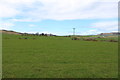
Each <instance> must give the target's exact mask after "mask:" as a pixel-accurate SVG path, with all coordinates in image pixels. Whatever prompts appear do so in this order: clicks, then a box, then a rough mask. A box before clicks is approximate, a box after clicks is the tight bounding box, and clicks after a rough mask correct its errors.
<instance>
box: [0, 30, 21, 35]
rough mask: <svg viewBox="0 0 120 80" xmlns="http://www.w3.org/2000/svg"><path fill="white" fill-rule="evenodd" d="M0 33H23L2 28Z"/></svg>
mask: <svg viewBox="0 0 120 80" xmlns="http://www.w3.org/2000/svg"><path fill="white" fill-rule="evenodd" d="M0 33H6V34H15V35H21V33H19V32H15V31H8V30H0Z"/></svg>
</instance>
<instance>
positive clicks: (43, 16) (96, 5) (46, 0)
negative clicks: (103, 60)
mask: <svg viewBox="0 0 120 80" xmlns="http://www.w3.org/2000/svg"><path fill="white" fill-rule="evenodd" d="M118 1H119V0H0V29H6V30H14V31H18V32H29V33H36V32H39V33H42V32H44V33H52V34H57V35H71V34H72V29H73V28H76V34H78V35H87V34H90V35H91V34H99V33H102V32H114V31H117V30H118V22H117V20H118V19H117V17H118Z"/></svg>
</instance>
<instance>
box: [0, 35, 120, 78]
mask: <svg viewBox="0 0 120 80" xmlns="http://www.w3.org/2000/svg"><path fill="white" fill-rule="evenodd" d="M19 37H21V38H23V37H26V36H19V35H9V34H3V42H2V43H3V47H2V48H3V49H2V50H3V54H2V55H3V78H117V77H118V43H117V42H101V41H97V42H94V41H80V40H71V38H70V37H40V36H36V37H34V36H32V37H31V36H27V37H28V38H29V39H19ZM33 37H34V38H35V39H32V38H33Z"/></svg>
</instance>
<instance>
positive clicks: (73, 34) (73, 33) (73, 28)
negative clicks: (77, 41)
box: [73, 28, 75, 36]
mask: <svg viewBox="0 0 120 80" xmlns="http://www.w3.org/2000/svg"><path fill="white" fill-rule="evenodd" d="M73 36H75V28H73Z"/></svg>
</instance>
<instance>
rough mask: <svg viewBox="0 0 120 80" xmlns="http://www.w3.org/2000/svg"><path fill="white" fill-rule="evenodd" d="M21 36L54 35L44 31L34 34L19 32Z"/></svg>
mask: <svg viewBox="0 0 120 80" xmlns="http://www.w3.org/2000/svg"><path fill="white" fill-rule="evenodd" d="M21 35H22V36H56V35H53V34H45V33H41V34H39V33H35V34H29V33H21Z"/></svg>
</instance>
